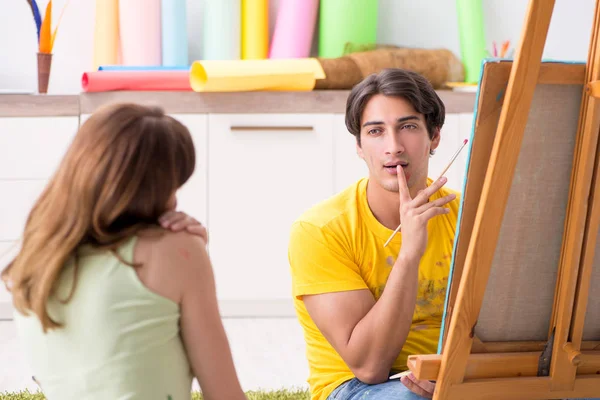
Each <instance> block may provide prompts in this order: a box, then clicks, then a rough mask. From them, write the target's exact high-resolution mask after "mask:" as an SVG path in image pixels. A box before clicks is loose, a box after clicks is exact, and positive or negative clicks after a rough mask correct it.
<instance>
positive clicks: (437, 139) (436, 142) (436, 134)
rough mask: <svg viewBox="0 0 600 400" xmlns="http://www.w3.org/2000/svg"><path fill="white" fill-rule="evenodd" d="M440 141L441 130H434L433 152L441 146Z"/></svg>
mask: <svg viewBox="0 0 600 400" xmlns="http://www.w3.org/2000/svg"><path fill="white" fill-rule="evenodd" d="M440 139H441V135H440V128H434V129H433V139H431V150H435V149H437V147H438V146H439V145H440Z"/></svg>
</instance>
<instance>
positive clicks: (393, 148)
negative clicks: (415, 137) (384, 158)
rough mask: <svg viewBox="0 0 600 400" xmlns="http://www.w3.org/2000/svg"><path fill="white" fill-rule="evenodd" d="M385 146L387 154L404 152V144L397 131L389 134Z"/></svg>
mask: <svg viewBox="0 0 600 400" xmlns="http://www.w3.org/2000/svg"><path fill="white" fill-rule="evenodd" d="M392 132H393V131H392ZM385 148H386V154H391V155H395V154H402V153H404V144H403V143H402V140H401V138H400V135H398V134H396V133H393V134H389V135H387V138H386V143H385Z"/></svg>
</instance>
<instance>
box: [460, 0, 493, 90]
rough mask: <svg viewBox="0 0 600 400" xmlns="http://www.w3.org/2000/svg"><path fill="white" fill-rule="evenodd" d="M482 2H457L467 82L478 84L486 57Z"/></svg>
mask: <svg viewBox="0 0 600 400" xmlns="http://www.w3.org/2000/svg"><path fill="white" fill-rule="evenodd" d="M481 3H482V0H456V12H457V14H458V30H459V34H460V51H461V56H462V62H463V65H464V67H465V82H468V83H477V82H478V81H479V75H480V70H481V61H482V60H483V59H484V58H485V57H486V50H485V32H484V29H483V6H482V4H481Z"/></svg>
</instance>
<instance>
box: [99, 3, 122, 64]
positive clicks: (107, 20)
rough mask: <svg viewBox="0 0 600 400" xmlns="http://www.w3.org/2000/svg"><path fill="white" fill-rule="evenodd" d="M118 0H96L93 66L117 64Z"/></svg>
mask: <svg viewBox="0 0 600 400" xmlns="http://www.w3.org/2000/svg"><path fill="white" fill-rule="evenodd" d="M118 54H119V1H118V0H96V25H95V29H94V67H95V68H96V69H97V68H98V67H99V66H101V65H115V64H118V61H119V60H118Z"/></svg>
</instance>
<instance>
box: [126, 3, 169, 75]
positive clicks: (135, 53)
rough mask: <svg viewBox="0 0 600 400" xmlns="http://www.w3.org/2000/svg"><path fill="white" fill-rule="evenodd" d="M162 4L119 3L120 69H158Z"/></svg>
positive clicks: (160, 59)
mask: <svg viewBox="0 0 600 400" xmlns="http://www.w3.org/2000/svg"><path fill="white" fill-rule="evenodd" d="M160 4H161V0H126V1H119V30H120V35H121V55H122V63H123V65H161V62H162V52H161V40H162V37H161V29H160V27H161V18H160Z"/></svg>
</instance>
